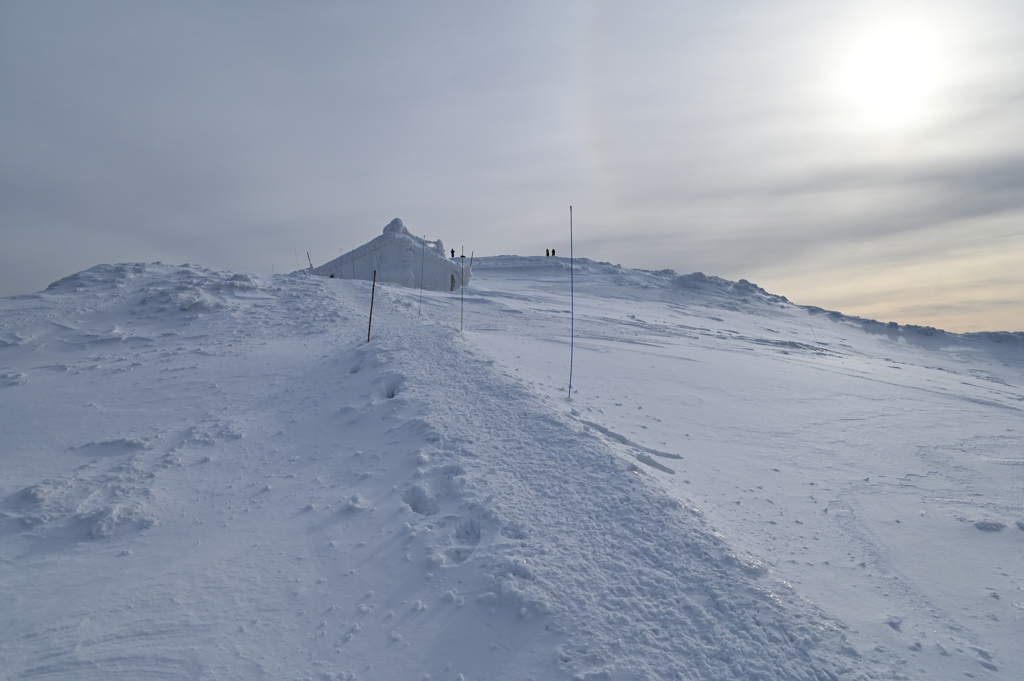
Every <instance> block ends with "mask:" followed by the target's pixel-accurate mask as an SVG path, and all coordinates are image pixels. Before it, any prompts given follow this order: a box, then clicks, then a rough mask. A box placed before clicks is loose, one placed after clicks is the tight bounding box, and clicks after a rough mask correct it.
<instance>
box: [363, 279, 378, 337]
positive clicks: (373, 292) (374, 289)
mask: <svg viewBox="0 0 1024 681" xmlns="http://www.w3.org/2000/svg"><path fill="white" fill-rule="evenodd" d="M376 294H377V270H374V271H373V284H372V285H371V288H370V323H369V324H367V325H366V342H367V343H369V342H370V329H371V328H372V327H373V297H374V296H375V295H376Z"/></svg>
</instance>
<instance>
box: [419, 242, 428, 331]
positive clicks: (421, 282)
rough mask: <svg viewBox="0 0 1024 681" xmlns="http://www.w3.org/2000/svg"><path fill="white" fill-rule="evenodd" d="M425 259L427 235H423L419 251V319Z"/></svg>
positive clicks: (421, 312)
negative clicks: (421, 247)
mask: <svg viewBox="0 0 1024 681" xmlns="http://www.w3.org/2000/svg"><path fill="white" fill-rule="evenodd" d="M426 257H427V235H426V234H424V235H423V250H422V251H420V312H419V315H418V316H419V317H422V316H423V275H424V272H423V261H424V258H426Z"/></svg>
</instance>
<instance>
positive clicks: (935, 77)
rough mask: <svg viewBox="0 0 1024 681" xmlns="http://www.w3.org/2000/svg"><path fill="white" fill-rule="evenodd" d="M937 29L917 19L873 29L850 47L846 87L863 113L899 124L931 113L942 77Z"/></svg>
mask: <svg viewBox="0 0 1024 681" xmlns="http://www.w3.org/2000/svg"><path fill="white" fill-rule="evenodd" d="M941 71H942V69H941V51H940V49H939V41H938V39H937V36H936V35H935V34H934V32H931V31H928V30H926V29H925V28H923V27H920V26H917V25H914V24H909V23H907V24H892V25H888V26H883V27H879V28H876V29H874V30H872V31H868V32H866V33H864V34H862V35H861V36H860V38H859V39H858V40H856V41H854V42H853V43H852V45H851V47H850V48H849V49H848V51H847V53H846V55H845V59H844V60H843V64H842V67H841V70H840V79H839V80H840V90H841V93H842V95H843V96H844V99H846V100H847V101H848V102H849V103H851V104H853V106H854V107H855V108H856V109H857V110H858V113H859V114H860V115H861V116H863V117H866V118H867V119H869V120H870V121H872V122H873V123H875V124H879V125H886V126H899V125H903V124H906V123H908V122H911V121H913V120H915V119H918V118H920V117H921V116H922V115H923V114H925V113H926V112H927V105H928V99H929V96H930V95H932V94H933V93H934V92H935V90H936V89H937V87H938V85H939V81H940V76H941Z"/></svg>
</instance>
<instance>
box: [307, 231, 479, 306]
mask: <svg viewBox="0 0 1024 681" xmlns="http://www.w3.org/2000/svg"><path fill="white" fill-rule="evenodd" d="M466 265H467V263H465V259H464V258H461V257H460V258H459V260H458V261H457V260H456V259H455V257H454V256H453V257H452V259H450V260H449V259H448V257H447V255H446V254H445V251H444V242H443V241H441V240H440V239H438V240H437V241H427V240H426V238H421V237H418V236H414V235H413V234H412V233H411V232H409V230H408V229H407V228H406V226H405V224H403V223H402V221H401V220H400V219H398V218H395V219H394V220H392V221H391V222H389V223H388V224H387V225H385V227H384V232H383V234H381V235H380V236H378V237H377V238H375V239H372V240H370V241H369V242H367V243H365V244H363V245H362V246H360V247H359V248H355V249H353V250H351V251H349V252H348V253H345V254H343V255H341V256H340V257H338V258H335V259H334V260H332V261H330V262H328V263H326V264H324V265H321V266H320V267H314V268H312V269H311V270H310V272H311V273H312V274H316V275H319V276H322V277H328V278H335V279H365V280H367V281H372V280H373V279H376V280H377V281H388V282H392V283H395V284H401V285H402V286H407V287H409V288H416V289H419V288H424V289H426V290H428V291H455V290H457V289H460V288H462V287H463V285H465V286H468V285H469V282H470V279H472V277H473V263H472V258H470V262H469V263H468V266H466Z"/></svg>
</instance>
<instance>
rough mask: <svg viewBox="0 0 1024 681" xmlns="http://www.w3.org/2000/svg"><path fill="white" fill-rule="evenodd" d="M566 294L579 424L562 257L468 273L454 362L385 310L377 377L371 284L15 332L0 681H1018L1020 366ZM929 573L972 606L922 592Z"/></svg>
mask: <svg viewBox="0 0 1024 681" xmlns="http://www.w3.org/2000/svg"><path fill="white" fill-rule="evenodd" d="M577 262H578V263H579V264H580V268H581V269H580V272H579V274H578V275H577V286H578V288H577V306H578V311H577V314H578V318H577V323H578V325H579V326H578V328H579V336H578V338H577V355H578V359H579V361H580V365H579V367H578V370H579V371H580V375H581V376H583V377H584V378H583V379H582V380H581V383H580V385H581V391H580V393H579V394H578V395H577V396H575V397H574V401H573V403H572V404H571V405H570V404H568V403H566V401H565V399H564V390H565V386H564V379H565V377H562V376H561V373H562V371H561V369H562V366H564V358H563V357H562V353H563V351H564V350H565V349H567V342H568V338H567V334H566V330H565V329H563V328H562V327H563V322H564V320H565V319H566V318H567V305H565V303H566V302H567V295H566V293H567V292H564V291H562V287H561V284H560V282H561V278H562V277H563V274H564V272H565V270H564V268H565V267H566V266H567V263H565V262H563V261H562V259H561V258H518V257H514V256H502V257H498V258H485V259H482V260H481V259H478V260H477V264H478V272H477V280H476V281H475V282H474V285H473V286H471V287H470V288H469V290H468V291H467V300H466V304H467V321H468V322H469V323H468V324H467V332H466V333H465V334H459V333H458V331H457V322H455V323H453V320H456V319H457V315H458V312H457V310H458V308H457V307H454V306H453V305H455V304H456V303H455V301H454V300H453V299H452V297H451V296H450V295H449V294H446V293H429V292H428V293H427V294H426V295H425V297H424V303H423V305H424V308H423V315H422V317H420V316H419V315H418V292H416V291H410V290H408V289H403V288H401V287H398V286H384V287H382V288H378V291H377V302H376V305H377V306H379V307H375V312H374V327H373V340H372V341H371V343H369V344H367V343H366V342H365V331H366V327H365V323H366V317H365V315H366V312H367V308H368V303H369V288H370V285H369V283H368V282H363V281H358V280H357V281H352V280H347V281H340V280H338V279H325V278H319V277H308V276H304V275H298V274H296V275H287V276H277V277H265V278H264V277H257V276H254V275H247V274H236V273H229V272H216V271H211V270H206V269H204V268H200V267H195V266H187V265H186V266H182V267H170V266H166V265H161V264H159V263H157V264H152V265H114V266H97V267H94V268H92V269H90V270H87V271H85V272H82V273H79V274H77V275H73V276H71V277H68V278H65V279H63V280H61V281H60V282H56V283H55V284H53V285H52V286H51V287H50V288H49V289H47V291H45V292H42V293H40V294H35V295H31V296H20V297H18V298H13V299H6V300H4V301H0V306H2V307H0V309H2V312H3V314H2V315H0V375H2V377H3V381H4V382H3V383H0V408H2V411H0V413H2V414H3V429H4V433H5V439H6V440H7V443H8V444H6V445H5V450H4V453H3V456H4V470H5V474H4V476H3V477H2V478H0V566H3V568H4V569H3V573H2V576H0V604H2V607H0V613H3V614H2V615H0V679H19V678H44V679H45V678H68V677H74V678H80V679H92V678H95V679H101V678H102V679H119V678H124V679H129V678H132V679H135V678H206V677H209V678H239V679H241V678H261V677H263V678H296V679H299V678H303V679H304V678H314V679H382V680H383V679H401V678H409V679H422V678H425V676H426V675H430V678H431V679H453V680H455V679H462V681H465V680H467V679H483V678H486V679H505V678H508V679H525V678H534V679H548V678H566V679H577V678H579V679H591V680H593V679H648V678H680V679H752V678H760V679H836V678H842V679H867V678H954V677H956V678H962V677H963V673H964V672H967V671H970V672H971V673H982V672H983V673H991V672H992V670H993V669H1000V668H1004V667H1007V666H1009V667H1010V668H1013V665H1014V664H1015V661H1020V651H1019V650H1016V651H1015V650H1014V649H1013V648H1014V646H1013V645H1012V643H1011V642H1012V640H1013V639H1014V634H1013V633H1012V632H1013V631H1014V627H1016V626H1018V624H1020V623H1022V622H1024V596H1021V595H1017V596H1015V595H1014V593H1013V592H1014V589H1016V588H1017V586H1019V587H1020V589H1021V591H1024V573H1021V570H1020V567H1019V566H1020V565H1021V564H1024V561H1020V560H1018V558H1019V557H1020V556H1021V555H1024V549H1022V547H1024V542H1022V539H1024V532H1020V531H1018V530H1017V527H1018V526H1020V527H1021V529H1024V507H1022V504H1021V503H1020V497H1019V494H1018V493H1015V492H1014V490H1019V489H1021V488H1022V478H1024V466H1022V465H1021V464H1022V463H1024V458H1022V457H1021V456H1020V451H1021V450H1022V449H1021V444H1022V440H1021V437H1020V434H1019V430H1013V427H1014V424H1017V423H1019V418H1020V413H1021V412H1022V411H1024V387H1022V386H1024V372H1022V368H1024V361H1022V358H1021V351H1020V349H1019V346H1018V345H1017V343H1016V342H1015V339H1016V335H1013V334H1008V335H1007V338H1003V337H1002V336H997V337H996V338H989V337H988V336H978V335H972V336H956V335H955V334H932V335H926V334H921V333H918V332H917V331H916V330H915V329H911V328H907V327H899V328H897V329H895V330H894V329H892V328H891V327H888V326H886V325H878V324H877V323H868V322H866V321H865V320H856V319H853V318H849V317H843V316H841V315H838V316H837V315H834V314H831V313H819V312H817V311H815V310H809V309H806V308H800V307H797V306H794V305H792V304H790V303H788V302H787V301H785V299H784V298H781V297H779V296H773V295H772V294H769V293H767V292H765V291H763V290H762V289H759V288H758V287H756V286H754V285H752V284H748V283H746V282H737V283H732V282H726V281H725V280H721V279H718V278H714V277H704V276H703V275H700V276H698V275H687V276H685V277H679V276H678V275H676V274H675V273H673V272H667V271H666V272H657V273H651V272H640V271H633V270H624V269H622V268H618V267H616V266H612V265H608V264H606V263H592V262H590V261H585V260H583V261H577ZM680 280H682V282H680ZM878 327H881V329H878ZM1008 340H1009V341H1010V342H1007V341H1008ZM883 344H884V345H883ZM893 368H896V369H899V371H892V369H893ZM552 373H557V374H558V376H557V377H555V378H552V377H551V376H549V374H552ZM822 377H825V379H824V380H823V379H822ZM802 381H806V384H805V383H803V382H802ZM762 383H763V384H764V385H762ZM791 384H792V385H791ZM574 387H575V386H574ZM762 391H767V392H766V394H768V395H771V397H770V398H766V397H765V396H764V395H762ZM790 391H792V392H793V393H794V395H797V396H798V397H797V398H795V399H792V400H791V398H790V397H788V394H789V392H790ZM805 394H806V395H808V396H809V398H810V399H809V400H804V399H803V397H802V396H803V395H805ZM839 394H841V395H844V396H845V397H844V398H843V400H845V402H843V403H839V402H837V397H836V396H837V395H839ZM907 395H912V396H914V399H916V400H918V401H919V403H920V404H921V405H922V407H923V408H922V409H921V410H920V413H919V414H918V415H917V416H915V417H914V420H911V421H902V422H900V421H894V420H893V419H894V418H895V417H894V416H893V414H894V413H895V412H896V410H894V409H893V408H892V407H893V406H894V405H897V404H903V405H907V404H908V403H906V402H905V396H907ZM623 403H626V404H625V406H624V405H623ZM626 406H628V407H629V408H630V409H631V410H632V411H629V412H627V411H625V409H626ZM875 409H877V410H878V411H877V413H876V412H874V411H872V410H875ZM903 409H904V410H906V409H910V410H912V411H913V412H914V413H918V410H917V409H916V408H915V407H913V406H904V407H903ZM965 414H966V418H967V421H965V422H964V423H958V422H957V420H958V419H959V418H961V417H962V416H963V415H965ZM897 415H898V414H897ZM894 423H901V424H902V426H903V430H902V431H897V430H894V429H893V427H892V425H893V424H894ZM819 424H820V425H819ZM967 424H976V425H970V426H968V425H967ZM886 437H888V438H889V440H890V441H889V442H886V440H885V438H886ZM901 438H905V439H906V444H905V445H904V443H903V440H902V439H901ZM878 450H884V451H880V452H879V451H878ZM900 476H903V477H900ZM865 477H868V478H871V479H874V480H875V482H868V481H863V480H862V479H863V478H865ZM807 485H813V486H807ZM762 488H763V489H762ZM803 490H807V492H811V494H810V496H809V497H808V494H807V493H806V492H804V491H803ZM822 505H825V508H824V512H823V511H822ZM919 510H920V511H921V513H920V514H919V513H918V511H919ZM875 516H879V518H878V519H876V518H875ZM883 516H884V517H883ZM893 518H896V519H897V521H896V523H895V524H894V522H893ZM899 520H902V523H900V522H899ZM905 531H907V532H914V533H916V534H913V535H907V534H904V532H905ZM811 535H813V538H812V537H811ZM914 536H917V537H921V538H923V539H922V541H920V542H915V541H913V540H911V539H910V538H911V537H914ZM933 537H941V538H942V540H941V541H942V542H944V544H945V545H946V546H947V547H948V548H949V550H950V552H949V553H948V554H947V561H946V562H945V563H944V566H943V570H944V571H948V572H949V574H950V575H951V578H952V579H956V580H960V578H959V577H958V575H960V574H961V573H963V572H966V573H968V574H969V573H978V572H979V571H983V572H984V573H985V575H986V579H985V582H984V584H979V585H978V587H979V589H980V591H979V592H978V593H977V594H976V593H975V592H974V591H970V590H968V591H965V592H964V593H963V594H962V595H956V596H950V595H949V594H948V593H947V591H948V585H945V584H944V583H940V585H941V586H942V589H946V591H943V590H942V589H939V588H938V587H936V586H935V584H933V582H934V581H935V579H936V575H935V574H934V573H933V572H927V570H926V571H925V572H922V571H921V570H922V565H925V564H924V563H922V562H920V561H918V562H914V561H915V560H916V559H915V558H914V555H912V554H913V553H914V551H915V550H916V549H917V548H921V549H923V550H926V549H928V548H929V547H932V546H934V545H935V543H934V541H933V539H932V538H933ZM819 539H820V540H821V541H819ZM830 539H831V541H830ZM908 540H909V541H908ZM812 544H813V545H814V546H813V548H812V547H811V545H812ZM901 545H902V546H905V547H908V548H909V549H910V551H909V553H908V552H902V553H901V552H900V551H899V550H897V549H896V548H894V547H898V546H901ZM801 547H802V548H801ZM965 551H969V552H970V553H967V552H965ZM846 553H849V554H850V557H849V558H848V559H847V557H846V555H845V554H846ZM904 554H908V555H904ZM949 555H953V556H956V555H961V556H968V555H970V556H971V558H970V559H969V560H968V559H967V558H964V559H962V562H961V563H959V564H957V563H949V562H948V556H949ZM794 557H798V558H799V560H795V559H793V558H794ZM839 557H842V559H843V560H844V561H846V563H848V564H841V563H840V560H839ZM996 566H997V567H998V569H997V570H996V571H995V572H993V571H992V570H993V567H996ZM971 581H972V580H969V579H968V580H960V582H961V583H967V582H971ZM883 587H884V590H885V595H884V596H882V588H883ZM981 587H984V588H983V589H981ZM830 591H831V592H834V596H833V597H830V596H829V593H830ZM1017 593H1020V591H1018V592H1017ZM851 594H852V595H851ZM991 594H995V596H992V595H991ZM958 599H959V600H958ZM971 599H977V603H978V604H977V605H975V606H972V610H971V612H972V613H974V614H976V615H977V616H978V618H977V621H975V619H974V618H971V619H965V618H964V617H963V616H962V615H961V614H960V610H959V607H960V606H961V604H962V603H963V604H970V603H973V602H974V601H972V600H971ZM986 614H992V615H993V616H994V617H995V616H998V617H997V618H996V619H986V618H985V615H986ZM1015 617H1016V619H1015Z"/></svg>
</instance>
